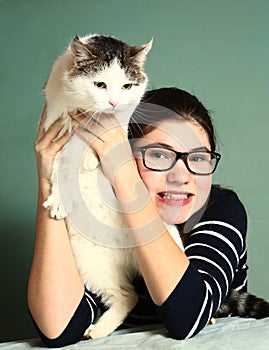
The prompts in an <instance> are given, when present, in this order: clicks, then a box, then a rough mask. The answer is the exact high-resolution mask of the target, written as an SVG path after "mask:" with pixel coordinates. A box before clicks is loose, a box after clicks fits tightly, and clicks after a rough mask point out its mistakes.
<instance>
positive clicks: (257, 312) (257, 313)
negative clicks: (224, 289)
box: [215, 289, 269, 319]
mask: <svg viewBox="0 0 269 350" xmlns="http://www.w3.org/2000/svg"><path fill="white" fill-rule="evenodd" d="M230 315H232V316H240V317H251V318H257V319H260V318H265V317H269V303H268V302H267V301H265V300H264V299H261V298H258V297H256V296H255V295H252V294H249V293H246V292H244V291H240V290H235V289H231V290H230V291H229V293H228V295H227V297H226V299H225V300H224V302H223V303H222V305H221V307H220V308H219V310H218V312H217V314H216V315H215V317H216V318H219V317H227V316H230Z"/></svg>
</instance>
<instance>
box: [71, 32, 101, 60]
mask: <svg viewBox="0 0 269 350" xmlns="http://www.w3.org/2000/svg"><path fill="white" fill-rule="evenodd" d="M70 48H71V52H72V54H73V56H74V61H75V64H76V65H77V66H79V65H80V64H81V62H83V61H89V60H94V59H96V56H95V55H94V54H93V53H92V52H91V50H90V48H89V47H88V46H86V45H85V44H83V42H82V41H80V40H79V37H78V36H75V37H74V39H73V40H72V42H71V45H70Z"/></svg>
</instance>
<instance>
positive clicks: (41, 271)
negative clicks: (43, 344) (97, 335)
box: [28, 186, 84, 338]
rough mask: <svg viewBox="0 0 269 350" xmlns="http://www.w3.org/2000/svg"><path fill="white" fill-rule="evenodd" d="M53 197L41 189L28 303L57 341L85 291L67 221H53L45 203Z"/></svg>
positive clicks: (40, 323) (41, 326)
mask: <svg viewBox="0 0 269 350" xmlns="http://www.w3.org/2000/svg"><path fill="white" fill-rule="evenodd" d="M48 194H49V189H47V188H45V187H44V186H43V187H42V188H40V189H39V198H38V208H37V219H36V220H37V223H36V241H35V248H34V256H33V262H32V268H31V272H30V277H29V285H28V304H29V308H30V311H31V313H32V316H33V318H34V319H35V322H36V323H37V325H38V327H39V328H40V330H41V331H42V332H43V333H44V334H45V335H46V336H47V337H48V338H56V337H57V336H58V335H60V334H61V332H62V331H63V330H64V328H65V327H66V325H67V324H68V322H69V321H70V319H71V317H72V315H73V314H74V312H75V310H76V308H77V306H78V304H79V302H80V300H81V298H82V295H83V292H84V285H83V282H82V279H81V276H80V274H79V272H78V270H77V267H76V264H75V260H74V257H73V254H72V249H71V246H70V241H69V237H68V233H67V229H66V225H65V221H64V220H55V219H52V218H50V216H49V213H48V211H47V210H46V209H44V208H43V206H42V203H43V202H44V200H45V199H46V197H47V195H48Z"/></svg>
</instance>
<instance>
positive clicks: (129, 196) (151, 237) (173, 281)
mask: <svg viewBox="0 0 269 350" xmlns="http://www.w3.org/2000/svg"><path fill="white" fill-rule="evenodd" d="M115 192H116V194H117V197H118V198H119V200H120V203H121V207H122V210H123V215H124V216H125V219H126V221H127V223H128V226H129V227H130V228H131V229H132V235H133V237H132V238H133V240H134V246H135V252H136V256H137V259H138V263H139V266H140V269H141V272H142V275H143V277H144V279H145V282H146V285H147V288H148V290H149V293H150V295H151V297H152V300H153V301H154V303H155V304H157V305H161V304H162V303H163V302H164V301H165V300H166V299H167V298H168V296H169V295H170V294H171V292H172V291H173V290H174V288H175V287H176V285H177V284H178V282H179V281H180V279H181V278H182V277H183V275H184V273H185V271H186V270H187V267H188V265H189V259H188V258H187V256H186V255H185V254H184V252H183V251H182V250H181V249H180V248H179V247H178V246H177V244H176V243H175V241H174V240H173V238H172V237H171V235H170V234H169V232H168V231H167V229H166V227H165V225H164V223H163V220H162V219H161V217H160V216H159V213H158V211H157V209H156V207H155V205H154V203H153V201H152V200H151V199H150V196H149V193H148V190H147V188H146V186H145V185H144V183H143V181H142V180H141V178H140V176H139V174H138V172H137V171H136V169H135V168H134V167H132V166H130V167H129V169H128V168H126V169H125V171H122V172H121V173H120V172H119V174H118V175H117V181H115Z"/></svg>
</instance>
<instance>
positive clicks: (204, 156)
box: [190, 154, 210, 163]
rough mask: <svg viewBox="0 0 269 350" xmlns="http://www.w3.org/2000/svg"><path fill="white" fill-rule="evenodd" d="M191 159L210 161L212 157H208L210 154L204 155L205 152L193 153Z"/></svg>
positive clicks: (194, 160) (193, 160)
mask: <svg viewBox="0 0 269 350" xmlns="http://www.w3.org/2000/svg"><path fill="white" fill-rule="evenodd" d="M190 161H191V162H195V163H197V162H209V161H210V157H208V155H207V154H206V155H204V154H193V155H192V156H191V157H190Z"/></svg>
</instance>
